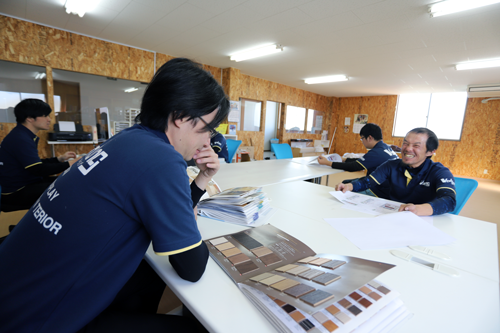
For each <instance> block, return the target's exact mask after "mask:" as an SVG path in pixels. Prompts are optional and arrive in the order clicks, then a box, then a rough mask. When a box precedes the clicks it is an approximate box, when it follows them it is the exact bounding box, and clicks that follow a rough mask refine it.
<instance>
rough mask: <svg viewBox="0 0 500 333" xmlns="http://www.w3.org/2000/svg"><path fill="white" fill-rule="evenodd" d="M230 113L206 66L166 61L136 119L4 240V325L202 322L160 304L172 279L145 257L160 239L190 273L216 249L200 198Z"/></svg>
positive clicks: (111, 328)
mask: <svg viewBox="0 0 500 333" xmlns="http://www.w3.org/2000/svg"><path fill="white" fill-rule="evenodd" d="M228 112H229V101H228V99H227V97H226V95H225V93H224V90H223V88H222V87H221V86H220V85H219V84H218V83H217V81H216V80H215V79H214V78H213V77H212V75H211V74H210V73H208V72H206V71H204V70H203V67H202V66H201V65H199V64H197V63H194V62H192V61H190V60H188V59H183V58H177V59H173V60H170V61H168V62H167V63H166V64H164V65H163V66H162V67H160V68H159V69H158V71H157V72H156V74H155V76H154V77H153V79H152V81H151V82H150V83H149V85H148V87H147V89H146V92H145V93H144V97H143V100H142V104H141V113H140V115H139V116H138V118H139V119H138V120H140V124H136V125H134V126H132V127H131V128H128V129H126V130H124V131H122V132H120V133H119V134H117V135H115V136H113V137H112V138H111V139H109V140H107V141H106V142H105V143H103V144H102V145H100V146H98V147H96V148H95V149H94V150H92V151H91V152H90V153H89V154H87V155H86V156H85V158H82V159H81V160H79V161H78V162H77V163H75V164H74V165H73V166H72V167H71V168H70V169H68V170H67V171H65V172H64V173H63V174H62V175H61V176H59V177H58V178H57V180H56V181H55V182H54V183H53V184H52V185H51V186H50V187H49V189H48V190H47V191H45V193H43V194H42V196H41V197H40V199H39V200H38V201H37V202H35V204H34V206H33V207H32V208H31V209H30V210H29V211H28V213H26V215H25V216H24V218H23V219H22V220H21V221H20V222H19V224H18V225H17V226H16V228H15V229H14V231H13V232H12V233H11V234H10V235H9V236H8V237H7V239H6V240H5V241H4V242H3V243H2V244H1V246H0V262H2V274H0V286H3V287H1V288H0V299H1V302H0V323H1V324H0V325H1V326H2V332H51V333H56V332H150V333H151V332H153V333H154V332H194V331H197V330H198V327H197V323H196V322H194V321H193V320H192V319H190V318H188V317H184V316H167V315H157V314H156V310H157V307H158V302H159V300H160V298H161V296H162V293H163V290H164V289H165V283H164V282H163V281H162V280H161V278H159V277H158V275H157V274H156V273H155V272H154V271H153V269H152V268H151V267H150V266H149V265H148V264H147V263H146V262H145V260H143V257H144V254H145V253H146V250H147V249H148V247H149V245H150V243H152V245H153V249H154V251H155V253H156V254H157V255H162V256H169V261H170V263H171V264H172V267H173V268H174V270H175V271H176V273H177V274H178V275H179V276H180V277H181V278H182V279H184V280H187V281H190V282H196V281H197V280H199V279H200V278H201V276H202V275H203V273H204V271H205V266H206V263H207V260H208V249H207V247H206V245H205V243H204V242H203V241H202V238H201V235H200V232H199V230H198V226H197V224H196V220H195V214H194V211H193V209H194V207H195V206H196V204H197V203H198V201H199V199H200V198H201V196H202V195H203V194H204V191H205V189H206V187H207V185H208V182H209V181H210V179H211V178H212V177H213V176H214V175H215V174H216V173H217V171H218V170H219V168H220V164H219V159H218V157H217V155H216V154H215V153H214V151H213V150H212V149H211V148H210V137H211V136H212V135H213V134H214V133H215V131H214V128H216V127H217V126H218V125H219V124H220V123H221V122H222V121H223V120H224V119H225V118H226V117H227V114H228ZM193 158H194V159H195V160H196V163H197V165H198V167H199V168H200V173H199V174H198V177H197V178H196V179H195V180H194V181H193V182H192V183H191V185H190V184H189V178H188V175H187V173H186V161H188V160H191V159H193ZM34 298H35V299H36V301H33V300H34Z"/></svg>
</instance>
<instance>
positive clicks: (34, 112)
mask: <svg viewBox="0 0 500 333" xmlns="http://www.w3.org/2000/svg"><path fill="white" fill-rule="evenodd" d="M51 112H52V109H51V108H50V105H48V104H47V103H45V102H44V101H42V100H40V99H36V98H26V99H23V100H22V101H21V102H19V103H17V105H16V106H15V107H14V114H15V115H16V122H17V123H18V124H22V123H24V122H25V121H26V118H36V117H45V116H48V115H49V114H50V113H51Z"/></svg>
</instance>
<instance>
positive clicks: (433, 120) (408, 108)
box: [393, 92, 467, 140]
mask: <svg viewBox="0 0 500 333" xmlns="http://www.w3.org/2000/svg"><path fill="white" fill-rule="evenodd" d="M466 105H467V93H466V92H452V93H435V94H402V95H399V97H398V106H397V108H396V117H395V121H394V130H393V136H399V137H404V136H405V135H406V133H408V132H409V131H410V130H412V129H414V128H416V127H427V128H428V129H430V130H432V131H433V132H434V133H436V135H437V137H438V138H439V139H444V140H460V137H461V135H462V125H463V122H464V116H465V109H466Z"/></svg>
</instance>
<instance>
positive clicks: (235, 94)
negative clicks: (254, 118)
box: [222, 68, 336, 160]
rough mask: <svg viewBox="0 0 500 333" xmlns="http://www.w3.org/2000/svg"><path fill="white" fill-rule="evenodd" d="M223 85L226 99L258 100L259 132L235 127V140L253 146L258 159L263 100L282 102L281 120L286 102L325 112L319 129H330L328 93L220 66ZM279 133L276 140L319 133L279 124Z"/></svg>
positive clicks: (261, 148) (261, 152)
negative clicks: (290, 129)
mask: <svg viewBox="0 0 500 333" xmlns="http://www.w3.org/2000/svg"><path fill="white" fill-rule="evenodd" d="M222 76H223V80H222V82H223V86H224V89H225V90H226V93H228V95H229V99H230V100H234V101H238V100H239V99H240V98H247V99H252V100H256V101H261V102H262V117H261V126H260V131H259V132H249V131H237V133H236V134H237V135H238V140H242V141H243V142H242V146H250V145H252V146H254V152H255V153H254V154H255V155H254V157H255V159H257V160H262V159H263V155H264V130H265V126H266V124H265V119H266V101H273V102H278V103H282V104H284V106H285V107H284V108H283V110H282V113H281V118H280V119H281V123H283V120H284V119H285V118H286V106H287V105H292V106H297V107H304V108H308V109H314V110H318V111H323V112H325V118H326V119H324V120H323V129H324V130H328V131H329V135H331V131H330V128H329V125H330V119H331V116H332V107H333V104H334V103H333V101H334V100H336V99H335V98H332V97H325V96H321V95H318V94H315V93H311V92H308V91H305V90H301V89H297V88H293V87H289V86H285V85H282V84H279V83H275V82H271V81H266V80H263V79H259V78H256V77H252V76H248V75H245V74H242V73H241V72H240V71H239V70H238V69H235V68H226V69H224V70H223V74H222ZM280 130H281V133H279V134H278V138H279V139H280V142H287V143H290V139H299V138H300V139H313V140H314V139H315V140H319V139H321V135H320V134H297V133H284V131H283V125H282V124H281V126H280Z"/></svg>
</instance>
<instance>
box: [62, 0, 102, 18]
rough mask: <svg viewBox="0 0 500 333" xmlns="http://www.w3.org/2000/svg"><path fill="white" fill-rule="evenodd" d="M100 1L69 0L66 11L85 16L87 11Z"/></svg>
mask: <svg viewBox="0 0 500 333" xmlns="http://www.w3.org/2000/svg"><path fill="white" fill-rule="evenodd" d="M98 2H99V0H67V1H66V4H65V5H64V7H65V8H66V13H68V14H75V15H78V16H80V17H83V15H85V13H86V12H88V11H91V10H92V9H94V7H95V6H96V5H97V3H98Z"/></svg>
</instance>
